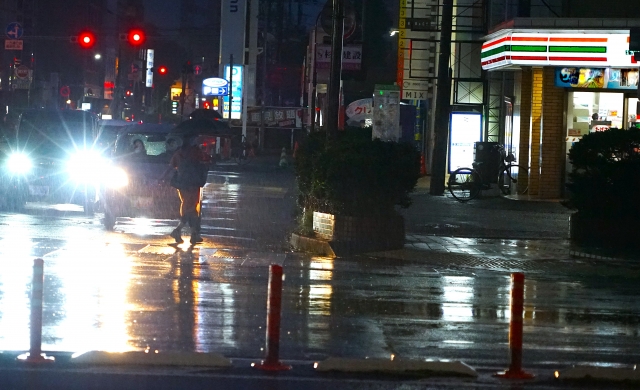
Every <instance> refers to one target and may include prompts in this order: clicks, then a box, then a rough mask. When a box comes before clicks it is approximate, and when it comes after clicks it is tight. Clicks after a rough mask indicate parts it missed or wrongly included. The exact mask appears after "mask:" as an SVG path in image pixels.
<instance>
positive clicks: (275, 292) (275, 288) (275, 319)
mask: <svg viewBox="0 0 640 390" xmlns="http://www.w3.org/2000/svg"><path fill="white" fill-rule="evenodd" d="M281 311H282V267H281V266H279V265H277V264H271V265H270V266H269V292H268V297H267V340H266V355H267V357H266V359H265V360H263V361H262V362H261V363H260V364H258V365H257V366H256V367H257V368H259V369H261V370H265V371H286V370H290V369H291V366H288V365H286V364H282V363H281V362H280V312H281Z"/></svg>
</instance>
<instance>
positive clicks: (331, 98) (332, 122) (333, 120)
mask: <svg viewBox="0 0 640 390" xmlns="http://www.w3.org/2000/svg"><path fill="white" fill-rule="evenodd" d="M343 35H344V0H333V28H332V29H331V71H330V73H329V90H328V91H327V92H328V94H327V137H328V138H329V139H330V140H335V139H336V138H338V113H339V111H340V79H341V78H342V43H343V42H342V39H343Z"/></svg>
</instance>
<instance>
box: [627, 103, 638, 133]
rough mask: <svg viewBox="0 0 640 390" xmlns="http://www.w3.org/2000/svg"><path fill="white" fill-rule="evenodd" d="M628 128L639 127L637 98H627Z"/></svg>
mask: <svg viewBox="0 0 640 390" xmlns="http://www.w3.org/2000/svg"><path fill="white" fill-rule="evenodd" d="M628 104H629V108H628V111H629V114H628V116H629V126H628V128H632V127H640V116H639V114H640V112H638V98H629V103H628Z"/></svg>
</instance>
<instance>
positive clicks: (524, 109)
mask: <svg viewBox="0 0 640 390" xmlns="http://www.w3.org/2000/svg"><path fill="white" fill-rule="evenodd" d="M532 81H533V72H532V70H531V68H523V69H522V74H521V77H520V145H518V153H519V155H518V156H516V161H517V163H518V164H520V165H526V166H530V165H531V161H529V141H530V139H531V98H532V96H531V94H532ZM528 176H529V175H528V174H524V175H523V174H522V173H520V180H519V181H518V185H520V183H527V184H528V181H529V177H528Z"/></svg>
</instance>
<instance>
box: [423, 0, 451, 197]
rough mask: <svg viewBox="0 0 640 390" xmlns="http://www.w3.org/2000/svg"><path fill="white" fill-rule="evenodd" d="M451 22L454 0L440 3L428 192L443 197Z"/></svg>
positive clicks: (449, 92) (449, 109)
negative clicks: (436, 78) (440, 16)
mask: <svg viewBox="0 0 640 390" xmlns="http://www.w3.org/2000/svg"><path fill="white" fill-rule="evenodd" d="M452 23H453V0H443V3H442V19H441V21H440V26H441V27H440V56H439V58H438V81H437V82H438V84H437V86H438V91H437V95H436V113H435V116H436V117H435V121H434V122H435V123H434V135H435V137H434V142H433V157H432V160H431V166H432V175H431V185H430V189H429V193H430V194H431V195H444V190H445V186H444V179H445V171H446V169H447V149H448V146H449V115H450V111H451V75H450V74H449V72H450V67H449V60H450V58H451V30H452Z"/></svg>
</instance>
